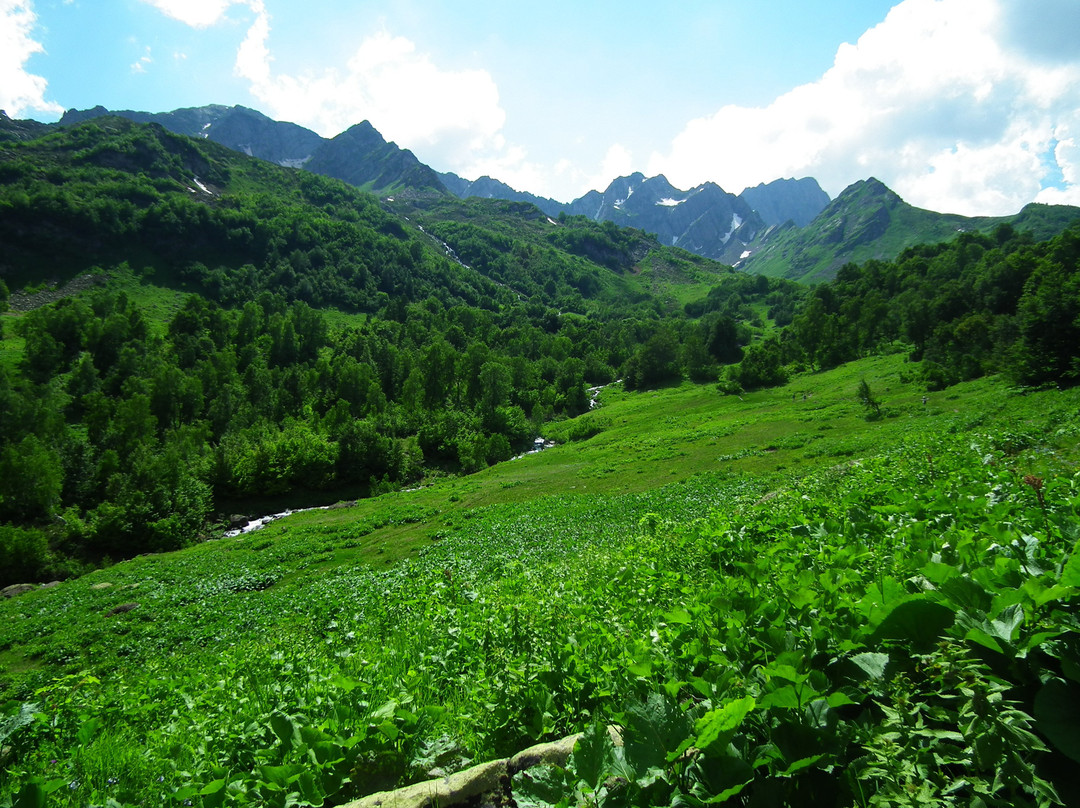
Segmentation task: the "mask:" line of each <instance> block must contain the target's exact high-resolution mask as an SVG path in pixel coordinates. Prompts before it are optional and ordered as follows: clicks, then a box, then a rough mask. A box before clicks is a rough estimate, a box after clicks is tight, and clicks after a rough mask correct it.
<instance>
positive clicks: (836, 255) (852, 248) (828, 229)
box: [740, 178, 1080, 284]
mask: <svg viewBox="0 0 1080 808" xmlns="http://www.w3.org/2000/svg"><path fill="white" fill-rule="evenodd" d="M1078 218H1080V208H1075V207H1071V206H1068V205H1037V204H1031V205H1027V206H1025V207H1024V209H1023V210H1021V211H1020V213H1018V214H1016V215H1013V216H978V217H970V216H959V215H956V214H948V213H937V212H935V211H930V210H923V209H922V208H917V207H914V206H913V205H909V204H907V203H906V202H904V201H903V200H902V199H901V198H900V197H899V196H897V195H896V194H895V193H894V192H893V191H891V190H889V189H888V188H887V187H886V186H885V185H883V184H882V183H881V182H879V181H878V180H875V179H873V178H871V179H869V180H865V181H860V182H857V183H855V184H853V185H851V186H849V187H848V188H846V189H845V190H844V192H843V193H842V194H840V196H838V197H837V198H836V199H834V200H833V201H832V202H831V203H829V205H828V206H827V207H826V208H825V210H823V211H822V212H821V213H820V214H818V216H817V218H815V219H814V220H813V221H812V222H811V223H810V224H808V225H806V226H805V227H801V228H800V227H788V228H780V229H777V230H776V231H775V232H774V234H772V235H768V236H766V237H765V238H764V239H763V241H762V243H761V245H760V246H759V247H758V248H757V249H755V251H754V254H753V255H752V256H751V257H750V258H749V259H747V260H746V261H745V262H743V263H742V264H741V265H740V266H741V268H742V269H744V270H746V271H748V272H755V273H758V274H761V275H768V276H771V277H778V278H789V279H791V280H796V281H801V282H803V283H811V284H816V283H821V282H822V281H827V280H831V279H832V278H834V277H836V274H837V272H839V270H840V268H841V267H843V266H844V265H845V264H847V263H857V264H858V263H864V262H866V261H871V260H876V261H892V260H893V259H895V258H896V257H897V256H898V255H900V253H901V252H903V250H905V249H907V248H908V247H914V246H915V245H918V244H935V243H939V242H947V241H951V240H953V239H954V238H956V234H957V233H966V232H967V233H989V232H991V231H992V230H994V228H996V227H998V226H999V225H1002V224H1009V225H1012V226H1013V227H1015V228H1016V229H1017V230H1024V231H1028V232H1030V233H1031V234H1032V236H1033V237H1034V238H1035V239H1036V240H1040V241H1041V240H1045V239H1048V238H1050V237H1052V236H1054V235H1057V234H1058V233H1060V232H1061V231H1062V230H1064V229H1065V228H1066V227H1067V226H1068V225H1069V224H1070V223H1072V222H1074V221H1076V220H1077V219H1078Z"/></svg>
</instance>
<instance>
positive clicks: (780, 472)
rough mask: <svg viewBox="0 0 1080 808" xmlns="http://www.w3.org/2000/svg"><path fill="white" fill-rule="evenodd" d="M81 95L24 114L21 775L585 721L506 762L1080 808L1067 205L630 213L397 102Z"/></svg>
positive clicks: (311, 794) (220, 779)
mask: <svg viewBox="0 0 1080 808" xmlns="http://www.w3.org/2000/svg"><path fill="white" fill-rule="evenodd" d="M91 112H93V113H95V114H88V115H86V116H85V119H84V120H75V118H77V117H78V116H72V119H71V120H69V121H68V122H67V123H65V124H64V125H62V126H48V127H43V128H38V127H34V126H30V125H28V124H26V123H25V122H10V121H9V120H8V119H3V120H0V124H2V126H0V130H2V131H3V132H4V133H6V135H5V140H4V141H3V142H2V143H0V240H2V241H3V244H4V251H3V254H2V255H0V310H2V314H0V416H2V418H0V579H2V584H3V585H4V586H8V585H15V588H14V589H11V590H7V591H6V593H5V594H6V595H10V597H5V598H3V599H0V624H2V625H4V627H5V628H4V631H3V633H2V636H0V770H2V772H3V777H2V779H0V806H11V808H15V807H16V806H19V808H22V806H27V805H30V806H45V805H63V806H66V805H70V806H76V805H79V806H82V805H102V806H108V807H109V808H116V806H129V805H132V806H133V805H150V804H155V805H157V804H169V805H178V806H187V805H201V806H206V807H207V808H210V806H215V807H216V806H225V805H230V806H241V805H260V806H280V808H286V806H292V805H310V806H330V805H348V804H350V803H352V802H353V801H356V800H360V799H362V798H372V799H376V798H375V797H372V795H376V794H379V793H380V792H383V791H387V790H392V789H395V788H398V787H401V786H405V785H408V784H415V783H421V782H424V781H426V780H431V779H439V778H444V777H446V776H447V775H449V774H452V773H454V772H458V771H461V770H464V769H467V768H469V767H470V766H472V765H474V764H477V763H481V762H484V761H489V760H496V759H504V758H509V757H511V756H512V755H515V754H516V753H518V752H520V751H522V750H523V749H526V748H528V747H530V746H532V745H533V744H535V743H538V742H544V741H553V740H556V739H559V738H565V737H568V736H573V735H576V734H578V733H582V734H581V735H580V737H579V738H578V740H577V742H576V744H575V745H574V747H573V751H572V752H571V753H570V754H569V757H566V758H565V759H563V760H561V762H559V763H557V764H553V763H552V764H545V765H538V766H535V767H531V768H529V769H527V770H522V771H517V772H513V773H508V774H507V775H506V782H505V783H502V784H500V786H499V790H498V792H497V793H494V794H489V795H488V796H489V798H490V799H491V800H493V801H498V800H501V801H502V804H510V803H509V802H507V801H512V803H513V804H517V805H521V806H526V805H527V806H556V805H578V804H582V805H584V804H587V805H593V806H597V808H598V806H601V805H604V806H616V805H670V806H685V805H695V806H697V805H708V804H730V805H807V804H822V805H825V804H828V805H833V804H836V805H840V804H844V805H846V804H859V805H871V804H889V805H892V804H942V805H950V804H951V805H964V806H970V805H1031V806H1047V805H1054V804H1066V805H1069V804H1077V802H1078V801H1080V795H1078V793H1077V790H1076V789H1077V787H1076V784H1075V780H1074V778H1073V777H1072V776H1071V772H1072V771H1073V767H1074V766H1075V763H1076V761H1077V760H1080V743H1078V739H1077V735H1076V729H1075V728H1076V721H1075V720H1074V719H1075V705H1076V704H1078V703H1080V680H1078V678H1077V671H1078V670H1080V644H1078V631H1080V628H1078V625H1080V624H1078V622H1077V621H1078V614H1077V608H1078V604H1080V601H1078V589H1080V560H1078V556H1077V553H1076V550H1077V542H1078V540H1080V472H1078V465H1077V464H1078V462H1080V387H1077V385H1076V381H1077V368H1078V364H1077V363H1078V359H1077V355H1078V354H1077V346H1080V273H1078V268H1080V224H1078V223H1077V221H1076V219H1077V217H1076V213H1077V211H1076V210H1075V209H1071V208H1065V207H1062V206H1057V207H1049V206H1034V207H1031V208H1029V209H1025V211H1023V212H1021V213H1020V214H1019V215H1018V216H1017V217H1011V218H1009V219H1004V220H1003V219H993V220H986V221H983V222H979V223H978V224H977V226H975V225H971V223H970V222H966V221H961V220H959V219H957V218H955V217H954V218H950V217H947V216H944V215H943V214H931V213H930V212H925V211H923V212H920V211H918V210H917V209H914V208H910V207H909V206H906V205H905V203H903V202H902V200H900V199H899V197H895V195H893V194H892V193H891V192H890V191H889V190H888V189H887V188H885V187H884V186H883V185H881V184H880V183H877V182H876V181H874V180H867V181H865V182H863V183H859V184H857V185H856V186H852V188H851V189H849V190H848V191H845V192H844V194H842V195H841V196H840V197H838V199H836V200H833V201H831V202H828V201H823V200H821V199H820V197H819V196H818V195H817V194H815V193H813V188H812V187H810V186H809V185H808V184H805V183H804V184H802V185H800V186H799V187H798V188H797V189H796V188H795V187H793V186H790V185H789V184H787V183H781V185H778V186H777V188H779V187H785V188H787V190H788V191H790V192H791V194H792V198H793V199H794V198H795V197H796V196H798V197H804V201H805V198H809V199H810V201H811V203H812V204H811V207H813V205H814V204H818V203H820V204H821V205H822V206H823V207H822V209H821V212H820V213H817V214H812V213H809V212H807V210H806V209H804V210H803V213H802V214H800V215H801V216H802V217H803V218H802V220H803V221H805V224H803V225H794V224H791V225H785V224H783V223H780V224H777V223H776V217H777V216H783V215H785V214H783V213H778V212H777V210H779V208H777V207H776V206H775V205H774V206H772V209H771V212H768V209H769V205H766V204H765V202H763V201H762V197H761V196H760V195H759V196H758V202H757V203H756V204H758V206H759V207H760V208H761V209H762V210H766V211H767V213H761V212H760V211H759V210H758V209H757V208H753V207H750V205H749V203H748V202H747V200H746V199H742V198H741V197H734V196H732V195H730V194H726V192H723V191H722V190H721V189H719V188H718V187H715V186H713V187H712V188H705V187H704V186H703V187H702V188H701V189H695V191H693V192H687V193H685V194H684V193H683V192H681V191H678V189H675V188H673V187H672V186H670V185H669V184H668V183H667V181H666V180H663V178H645V177H644V175H640V174H638V175H634V176H632V177H628V178H621V179H620V180H617V181H616V182H615V183H613V185H612V188H611V189H609V190H610V191H611V195H612V198H611V199H607V198H606V196H607V195H599V194H598V196H602V197H604V198H597V199H593V200H591V201H590V204H592V203H593V202H597V203H599V204H601V205H603V206H607V207H608V208H610V210H609V213H610V212H611V211H614V210H615V209H616V208H618V209H619V210H620V211H622V212H624V213H625V214H626V215H625V216H624V217H622V218H620V217H619V216H616V215H615V214H614V213H612V214H611V217H610V218H605V217H593V216H591V215H582V214H581V213H579V212H575V211H573V210H550V211H549V210H545V209H544V208H543V207H542V206H537V204H536V203H534V201H533V200H529V199H527V198H515V199H500V198H496V197H492V198H476V197H472V198H465V199H460V198H457V196H455V194H453V193H450V192H448V191H447V188H446V187H441V186H442V183H443V180H441V179H439V178H438V176H437V175H436V174H435V172H433V171H432V170H431V169H430V168H428V167H427V166H423V164H421V163H419V161H417V160H416V159H415V157H413V156H412V155H411V154H409V153H407V152H402V151H401V150H398V149H397V147H396V146H393V144H387V143H386V142H385V141H384V140H383V139H382V137H381V136H380V135H379V134H378V133H377V132H375V130H374V129H373V128H371V127H370V125H364V124H360V125H357V126H355V127H352V128H351V129H349V130H348V131H347V132H346V133H343V134H342V135H340V136H339V137H338V138H335V139H332V141H323V140H322V139H320V140H318V141H315V140H312V139H311V138H309V137H308V135H306V134H305V133H304V132H303V131H297V130H298V128H296V129H289V128H288V127H287V126H286V125H284V124H280V123H279V122H273V121H270V120H269V119H265V117H264V116H260V115H258V114H257V113H254V114H251V113H253V111H251V110H243V109H242V108H231V109H230V108H224V107H221V108H211V107H207V108H195V109H193V110H187V111H183V110H178V111H176V112H175V113H164V114H162V115H161V116H148V117H147V118H146V120H139V119H138V116H139V115H143V114H142V113H131V114H130V115H129V114H126V113H125V114H124V115H120V116H110V115H104V112H105V111H104V110H99V111H91ZM181 113H183V114H181ZM170 116H171V117H170ZM133 118H134V119H133ZM207 124H209V128H207ZM226 124H227V125H226ZM184 127H187V128H188V129H191V131H189V132H187V131H178V130H182V129H183V128H184ZM207 132H209V133H211V136H210V137H206V136H205V135H206V133H207ZM215 132H225V133H226V134H223V135H221V138H222V142H217V141H216V140H215V139H214V137H215V136H214V133H215ZM267 132H272V133H275V134H274V137H273V138H269V137H268V136H267V135H266V133H267ZM256 134H259V136H260V137H263V138H264V139H263V140H262V141H260V142H262V143H263V145H264V146H266V148H269V147H270V146H271V145H272V146H274V148H276V149H277V151H276V152H274V153H273V154H270V153H266V154H262V155H260V148H262V147H258V148H256V146H258V143H257V142H256V138H255V135H256ZM309 134H310V133H309ZM226 135H228V137H226ZM333 141H337V142H336V143H334V142H333ZM253 144H254V145H253ZM309 150H310V154H312V155H314V156H311V159H310V160H307V159H306V158H307V156H308V155H307V154H303V155H302V154H300V152H309ZM260 156H264V157H270V158H271V159H269V160H267V159H260ZM298 161H299V162H302V163H303V164H304V165H305V166H309V165H314V166H315V167H319V166H323V167H324V168H326V171H325V172H324V174H327V175H329V176H326V175H323V174H316V173H312V172H311V171H307V170H304V169H299V168H296V167H295V165H298V164H299V162H298ZM274 163H287V165H275V164H274ZM432 178H434V179H432ZM459 179H460V178H459ZM661 180H663V182H661ZM493 182H494V181H493ZM488 187H489V188H492V187H494V186H488ZM814 187H816V183H814ZM768 188H769V186H764V187H759V188H758V189H756V190H757V191H759V193H760V192H763V191H767V190H768ZM749 190H751V191H752V190H755V189H749ZM774 190H775V189H774ZM817 190H819V191H820V188H818V189H817ZM373 191H374V192H378V195H375V194H374V193H372V192H373ZM710 195H712V196H715V197H716V199H717V200H719V199H721V198H722V199H723V200H724V204H725V205H728V206H729V207H727V208H724V209H723V211H722V213H717V210H718V209H717V208H715V205H713V206H711V207H710V208H709V211H705V210H704V209H703V210H701V211H697V212H694V213H693V216H690V217H689V219H687V221H682V220H679V219H678V218H677V217H678V216H680V215H683V214H686V213H687V212H688V211H689V212H693V211H694V208H693V205H694V204H696V203H695V202H694V200H695V199H698V198H700V199H705V198H706V197H708V196H710ZM749 196H750V197H753V196H754V194H750V195H749ZM813 198H817V203H813ZM635 200H636V201H635ZM635 204H642V205H644V207H643V208H641V209H640V211H638V213H635V210H636V209H635V208H634V205H635ZM716 204H720V203H719V202H717V203H716ZM654 209H662V211H661V213H662V214H663V215H664V216H666V217H667V218H666V219H665V221H667V222H669V223H670V222H676V223H677V224H678V226H679V227H681V228H682V229H681V230H679V231H678V233H680V234H685V233H689V232H691V231H690V229H688V227H689V226H690V225H692V224H694V223H696V226H698V227H700V228H703V229H701V230H698V231H694V232H697V233H702V232H705V231H706V230H708V231H710V232H713V233H714V235H720V236H723V235H726V236H727V238H726V239H724V240H723V241H725V242H727V241H732V240H733V239H734V240H736V241H738V239H739V238H741V237H740V235H739V234H740V233H743V234H744V235H746V241H745V242H738V243H737V244H736V243H735V242H732V244H733V245H734V246H732V247H731V249H736V247H737V249H738V250H739V255H740V256H741V255H742V252H747V251H749V252H751V255H750V256H748V257H747V258H746V259H745V260H744V262H743V263H740V266H739V268H738V269H734V268H732V267H731V266H729V265H728V264H727V263H721V262H719V261H717V260H713V258H710V257H708V256H709V252H708V250H705V249H704V248H703V249H702V250H701V251H689V250H686V249H682V248H681V246H680V245H679V244H676V245H674V246H673V245H672V244H671V238H672V235H671V234H672V233H675V231H674V230H673V231H671V233H666V232H660V231H661V228H660V227H658V226H655V225H652V224H650V225H647V226H646V225H643V224H642V220H641V219H640V218H638V219H635V218H634V217H635V216H637V215H640V216H644V215H645V213H644V211H647V212H649V213H652V212H654ZM680 211H681V212H680ZM710 211H711V212H710ZM881 211H885V214H882V213H881ZM665 212H666V213H665ZM923 214H927V215H923ZM765 215H768V216H769V217H770V220H769V221H766V219H765V218H764V217H765ZM807 217H808V218H807ZM639 225H642V226H639ZM969 225H971V226H970V227H969ZM762 226H764V228H765V230H771V231H772V232H773V233H774V235H775V237H776V240H775V241H774V242H771V244H772V247H768V245H766V247H765V248H763V249H762V250H761V251H759V252H756V253H755V250H756V249H757V247H754V244H753V243H752V242H753V238H755V237H756V236H754V237H752V236H750V235H749V232H750V230H754V231H755V233H756V231H757V230H759V229H760V228H761V227H762ZM742 228H746V230H742ZM691 229H692V228H691ZM959 230H963V232H958V231H959ZM797 232H800V233H802V236H800V237H799V238H796V236H795V235H794V234H796V233H797ZM830 234H831V235H830ZM687 238H690V237H689V236H687ZM695 238H696V236H695ZM800 239H801V240H800ZM675 240H676V241H677V242H681V241H682V240H683V239H682V236H681V235H680V236H677V237H676V238H675ZM724 249H727V247H725V248H724ZM860 249H865V250H866V251H865V252H860V251H859V250H860ZM770 250H771V251H770ZM701 252H704V253H705V254H704V255H703V254H701ZM713 257H724V258H725V261H726V260H728V259H727V257H725V253H724V251H723V250H719V251H714V252H713ZM755 260H756V261H759V262H761V263H759V264H755V263H754V262H755ZM766 262H771V263H766ZM596 391H598V392H596ZM594 393H595V401H594V400H593V397H594ZM537 436H540V437H541V438H543V439H544V440H545V441H547V442H549V443H550V444H551V446H550V448H546V449H545V450H544V451H541V452H537V453H529V454H526V453H525V452H526V450H527V449H529V448H530V447H531V446H532V445H533V442H534V440H535V439H536V438H537ZM299 505H303V506H305V507H312V509H311V510H306V511H304V512H298V513H293V514H291V515H289V516H286V517H283V518H280V519H275V520H273V521H271V522H270V523H269V524H267V525H265V527H262V528H260V529H259V530H255V531H251V532H246V533H240V534H231V533H230V532H229V528H230V524H229V523H230V520H231V518H232V517H233V516H234V515H238V514H239V515H260V514H262V513H271V512H277V511H281V510H283V509H284V508H286V507H288V508H295V507H297V506H299ZM313 506H319V507H313ZM323 506H326V507H323ZM612 728H613V729H614V730H615V731H614V733H612V732H611V731H610V730H611V729H612ZM616 739H617V740H618V741H620V743H618V744H617V743H615V740H616ZM377 799H382V798H381V797H380V798H377ZM387 799H389V797H387Z"/></svg>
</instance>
